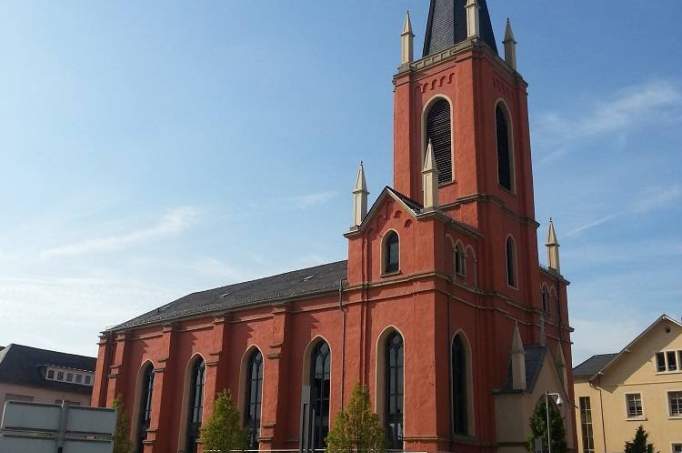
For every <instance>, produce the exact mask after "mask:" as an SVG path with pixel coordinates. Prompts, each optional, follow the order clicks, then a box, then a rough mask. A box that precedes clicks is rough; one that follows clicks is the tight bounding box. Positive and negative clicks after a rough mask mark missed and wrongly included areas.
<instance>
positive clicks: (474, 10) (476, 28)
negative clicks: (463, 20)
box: [465, 0, 481, 39]
mask: <svg viewBox="0 0 682 453" xmlns="http://www.w3.org/2000/svg"><path fill="white" fill-rule="evenodd" d="M465 8H466V12H467V38H469V39H473V38H478V37H479V35H480V33H481V32H480V29H481V24H480V20H481V16H480V14H479V10H478V8H479V6H478V0H467V4H466V7H465Z"/></svg>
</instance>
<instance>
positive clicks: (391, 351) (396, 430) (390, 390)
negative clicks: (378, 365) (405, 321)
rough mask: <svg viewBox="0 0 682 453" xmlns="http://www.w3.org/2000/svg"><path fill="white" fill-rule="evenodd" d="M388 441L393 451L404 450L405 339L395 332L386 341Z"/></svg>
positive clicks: (388, 445)
mask: <svg viewBox="0 0 682 453" xmlns="http://www.w3.org/2000/svg"><path fill="white" fill-rule="evenodd" d="M385 354H386V358H385V366H386V373H385V377H386V383H385V387H384V389H385V391H386V397H385V400H384V401H385V403H386V407H385V414H386V440H387V447H388V448H389V449H391V450H402V449H403V357H404V354H403V337H401V336H400V334H399V333H398V332H393V333H392V334H390V335H389V337H388V338H387V339H386V350H385Z"/></svg>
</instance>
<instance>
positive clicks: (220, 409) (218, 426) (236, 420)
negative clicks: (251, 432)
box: [201, 390, 248, 453]
mask: <svg viewBox="0 0 682 453" xmlns="http://www.w3.org/2000/svg"><path fill="white" fill-rule="evenodd" d="M240 420H241V416H240V414H239V410H238V409H237V407H236V405H235V404H234V402H233V401H232V395H230V392H228V391H226V390H223V391H222V392H221V393H220V394H219V395H218V398H216V400H215V404H214V405H213V414H211V416H210V417H209V419H208V421H207V422H206V424H205V425H204V427H203V428H202V429H201V442H203V444H204V451H211V450H215V451H220V452H225V453H227V452H229V451H230V450H244V449H246V446H247V443H248V440H247V437H246V433H245V432H244V430H243V429H242V427H241V423H240Z"/></svg>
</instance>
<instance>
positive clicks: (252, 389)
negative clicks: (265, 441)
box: [244, 349, 263, 450]
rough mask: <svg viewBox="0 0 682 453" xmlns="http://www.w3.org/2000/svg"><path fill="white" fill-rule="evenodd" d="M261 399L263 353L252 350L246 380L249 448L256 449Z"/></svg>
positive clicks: (246, 419)
mask: <svg viewBox="0 0 682 453" xmlns="http://www.w3.org/2000/svg"><path fill="white" fill-rule="evenodd" d="M262 400H263V355H262V354H261V353H260V351H259V350H258V349H256V350H254V351H253V352H252V353H251V355H250V357H249V361H248V366H247V382H246V407H245V408H244V414H245V415H246V417H245V422H246V423H245V424H246V429H247V432H248V434H249V448H250V449H251V450H257V449H258V435H259V432H260V409H261V402H262Z"/></svg>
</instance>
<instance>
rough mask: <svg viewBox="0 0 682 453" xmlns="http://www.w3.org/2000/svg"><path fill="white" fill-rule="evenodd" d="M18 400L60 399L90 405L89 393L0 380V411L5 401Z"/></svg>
mask: <svg viewBox="0 0 682 453" xmlns="http://www.w3.org/2000/svg"><path fill="white" fill-rule="evenodd" d="M9 400H20V401H31V402H35V403H49V404H54V403H57V402H61V401H69V402H71V403H78V404H80V405H81V406H89V405H90V394H83V393H72V392H59V391H55V390H50V389H43V388H39V387H28V386H25V385H14V384H5V383H1V382H0V404H1V405H2V406H0V413H1V412H2V407H4V405H5V401H9Z"/></svg>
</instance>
